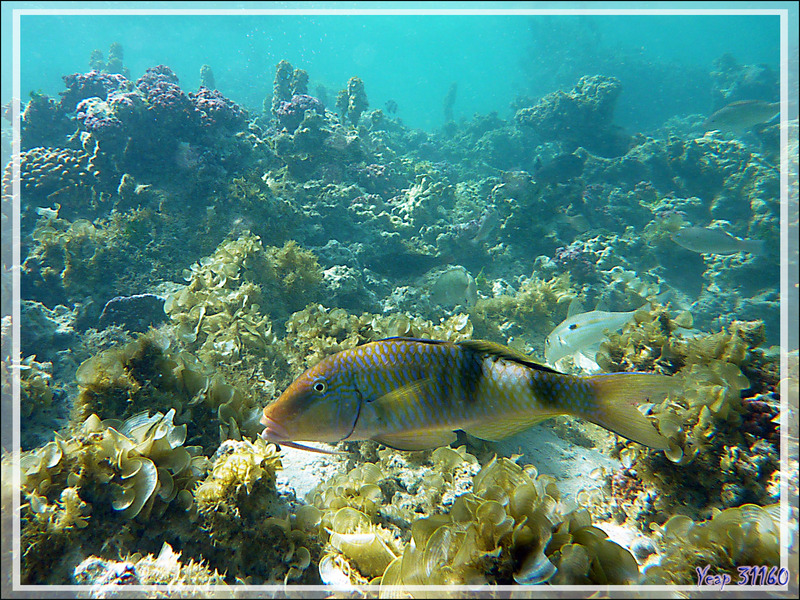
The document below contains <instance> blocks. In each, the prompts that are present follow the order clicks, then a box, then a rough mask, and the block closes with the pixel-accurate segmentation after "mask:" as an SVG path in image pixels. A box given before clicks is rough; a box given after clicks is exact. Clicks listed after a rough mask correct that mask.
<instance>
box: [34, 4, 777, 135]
mask: <svg viewBox="0 0 800 600" xmlns="http://www.w3.org/2000/svg"><path fill="white" fill-rule="evenodd" d="M21 26H22V29H21V41H22V44H21V49H22V52H21V72H22V91H23V93H25V94H27V93H28V92H29V91H32V90H34V91H35V90H41V91H43V92H46V93H49V94H56V93H57V92H58V91H59V81H60V76H61V75H63V74H64V73H69V72H75V71H80V70H82V69H85V68H86V66H87V59H86V57H87V56H88V55H89V54H90V53H91V51H92V50H94V49H96V48H100V49H103V50H107V49H108V47H109V46H110V45H111V43H113V42H118V43H120V44H122V46H123V47H124V48H125V51H126V53H127V55H128V56H129V57H130V58H128V60H127V61H126V63H127V66H128V68H129V69H131V72H132V73H142V72H144V70H145V69H146V68H148V67H149V66H152V65H155V64H162V63H163V64H168V65H170V67H171V68H172V69H173V70H174V71H175V73H176V74H177V75H178V77H179V78H180V79H181V82H184V83H185V85H187V86H189V87H193V86H196V85H198V84H199V71H200V67H201V66H202V65H203V64H209V65H210V66H211V68H212V69H214V73H215V75H216V78H217V85H218V86H219V89H220V91H222V92H224V93H225V94H226V95H228V96H230V97H231V98H232V99H234V100H236V101H237V102H239V103H241V104H244V105H245V106H248V107H258V106H260V104H261V101H262V100H263V98H264V96H265V95H266V94H267V93H268V92H269V89H270V86H271V84H272V77H273V74H272V70H273V69H274V66H275V64H276V63H277V62H278V61H279V60H281V59H285V60H288V61H289V62H290V63H292V65H294V66H296V67H298V68H301V69H305V70H306V71H308V73H309V74H310V77H311V89H312V90H315V89H316V86H317V85H322V86H325V88H327V89H328V92H329V95H331V96H335V94H336V92H337V91H338V90H339V89H341V88H342V87H343V86H344V85H345V84H346V83H347V80H348V79H349V78H350V77H352V76H353V75H357V76H359V77H360V78H361V79H362V80H363V81H364V82H365V83H366V88H367V93H368V94H369V97H370V98H371V99H372V102H373V106H375V107H383V106H384V104H385V102H387V101H389V100H394V101H395V102H397V106H398V112H397V116H398V117H400V118H402V119H403V122H404V123H406V124H407V125H408V126H409V127H420V128H423V129H425V130H427V131H430V130H432V129H433V128H435V127H440V126H441V125H442V124H443V119H444V116H443V112H442V103H443V100H444V98H445V96H446V95H447V92H448V90H449V88H450V85H451V84H452V83H456V84H457V86H458V91H457V95H456V99H455V105H454V108H453V111H454V116H455V118H456V119H461V118H466V119H469V118H471V117H472V115H473V114H475V113H481V114H486V113H489V112H491V111H498V113H500V115H501V116H502V117H504V118H507V117H508V116H509V114H510V111H511V109H510V108H509V105H510V104H511V103H512V102H513V101H514V99H515V98H517V97H518V96H520V95H528V96H540V95H544V94H546V93H549V92H553V91H555V90H557V89H559V88H560V86H564V85H568V84H571V83H573V82H574V80H576V79H577V77H579V76H580V75H582V74H585V73H590V72H596V71H598V69H602V70H603V72H604V73H606V74H608V75H613V76H616V77H618V78H619V79H620V81H621V82H622V85H623V90H624V91H623V94H622V96H621V98H620V111H619V112H620V114H619V115H618V119H619V121H620V124H621V125H624V126H633V127H643V126H644V127H652V126H655V125H658V124H659V123H660V119H661V120H663V119H664V118H665V117H667V116H670V114H672V113H670V111H680V112H684V113H690V112H700V113H702V112H704V111H707V110H709V109H710V108H711V107H712V103H711V98H710V95H709V93H708V89H707V87H708V85H707V83H708V82H705V86H704V85H703V83H704V82H703V78H704V77H707V73H708V70H709V69H710V67H711V64H712V63H713V61H714V60H715V59H717V58H719V57H720V56H722V55H723V54H725V53H731V54H733V55H734V56H735V57H736V58H737V60H738V61H740V62H741V63H743V64H765V65H768V66H769V67H770V68H771V69H773V70H775V71H777V70H778V63H779V59H780V57H779V52H778V42H779V36H778V17H777V16H768V15H765V16H740V15H730V16H704V15H700V16H663V17H659V18H658V19H654V18H653V17H651V16H640V15H627V16H624V15H611V16H602V15H574V16H555V15H536V16H528V15H513V16H510V15H509V16H500V15H497V16H468V15H463V16H419V15H407V16H364V15H332V16H318V15H314V16H310V15H309V16H301V15H280V16H279V15H254V16H217V15H215V16H193V15H175V16H158V15H152V16H99V15H97V16H39V15H37V16H35V17H25V16H23V17H22V22H21ZM742 39H746V40H747V44H740V43H737V40H742ZM646 107H647V110H645V108H646Z"/></svg>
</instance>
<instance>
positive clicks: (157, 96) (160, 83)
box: [136, 65, 196, 130]
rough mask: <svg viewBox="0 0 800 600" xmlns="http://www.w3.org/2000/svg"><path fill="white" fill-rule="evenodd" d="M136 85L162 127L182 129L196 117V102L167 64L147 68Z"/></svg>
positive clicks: (149, 109)
mask: <svg viewBox="0 0 800 600" xmlns="http://www.w3.org/2000/svg"><path fill="white" fill-rule="evenodd" d="M136 87H137V88H139V91H141V92H142V93H143V94H144V95H145V98H146V99H147V104H148V111H150V112H152V113H153V116H154V117H155V118H156V120H157V121H158V123H159V125H160V126H161V127H163V128H165V129H167V130H170V129H180V128H182V127H184V126H186V125H189V124H191V123H192V122H193V120H194V119H195V116H196V111H195V108H194V104H193V103H192V101H191V100H190V99H189V96H187V95H186V93H185V92H184V91H183V90H182V89H181V88H180V86H179V85H178V76H177V75H175V73H174V72H173V71H172V69H170V68H169V67H167V66H166V65H158V66H156V67H150V68H149V69H147V71H146V72H145V74H144V75H142V76H141V77H140V78H139V79H138V81H137V82H136Z"/></svg>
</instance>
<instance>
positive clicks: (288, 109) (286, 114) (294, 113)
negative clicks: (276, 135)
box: [275, 94, 325, 131]
mask: <svg viewBox="0 0 800 600" xmlns="http://www.w3.org/2000/svg"><path fill="white" fill-rule="evenodd" d="M309 110H313V111H315V112H316V113H317V114H318V115H324V114H325V107H324V106H323V105H322V102H320V101H319V100H317V99H316V98H314V96H309V95H308V94H297V95H295V96H292V101H291V102H286V101H283V102H281V104H280V106H279V107H278V110H277V111H276V112H275V116H276V117H277V118H278V123H280V124H281V126H282V127H283V128H284V129H286V130H287V131H294V130H295V129H297V128H298V126H299V125H300V123H302V122H303V119H304V118H305V116H306V111H309Z"/></svg>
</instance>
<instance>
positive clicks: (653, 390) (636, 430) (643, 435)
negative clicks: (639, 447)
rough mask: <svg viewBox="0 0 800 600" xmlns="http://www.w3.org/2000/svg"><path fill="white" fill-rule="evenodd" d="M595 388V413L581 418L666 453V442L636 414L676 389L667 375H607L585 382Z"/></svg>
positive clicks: (589, 412) (642, 417) (593, 377)
mask: <svg viewBox="0 0 800 600" xmlns="http://www.w3.org/2000/svg"><path fill="white" fill-rule="evenodd" d="M586 379H587V380H589V381H590V382H591V383H592V385H593V386H594V389H595V393H596V397H597V409H596V410H593V411H588V412H587V414H585V415H580V416H582V417H583V418H585V419H586V420H588V421H591V422H592V423H594V424H596V425H600V426H601V427H605V428H606V429H608V430H609V431H613V432H614V433H616V434H619V435H621V436H622V437H626V438H628V439H629V440H633V441H634V442H639V443H640V444H643V445H645V446H648V447H650V448H653V449H655V450H668V449H669V441H668V440H667V438H665V437H664V436H662V435H661V434H660V433H658V431H657V430H656V428H655V427H654V426H653V424H652V423H651V422H650V421H649V420H647V418H645V416H644V415H642V413H640V412H639V410H638V408H636V407H637V405H638V404H639V403H641V402H648V401H652V402H658V401H660V400H662V399H663V398H664V397H665V396H666V395H667V394H668V393H669V392H670V391H672V390H674V389H675V386H676V382H675V381H674V380H673V379H672V378H671V377H669V376H668V375H656V374H653V373H610V374H603V375H592V376H589V377H587V378H586Z"/></svg>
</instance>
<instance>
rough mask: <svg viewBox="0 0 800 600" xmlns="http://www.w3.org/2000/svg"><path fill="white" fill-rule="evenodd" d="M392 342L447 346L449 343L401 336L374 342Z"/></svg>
mask: <svg viewBox="0 0 800 600" xmlns="http://www.w3.org/2000/svg"><path fill="white" fill-rule="evenodd" d="M393 340H402V341H404V342H420V343H422V344H436V345H438V344H447V343H449V342H445V341H443V340H429V339H426V338H414V337H404V336H402V335H395V336H392V337H388V338H382V339H380V340H375V342H376V343H377V342H391V341H393Z"/></svg>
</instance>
